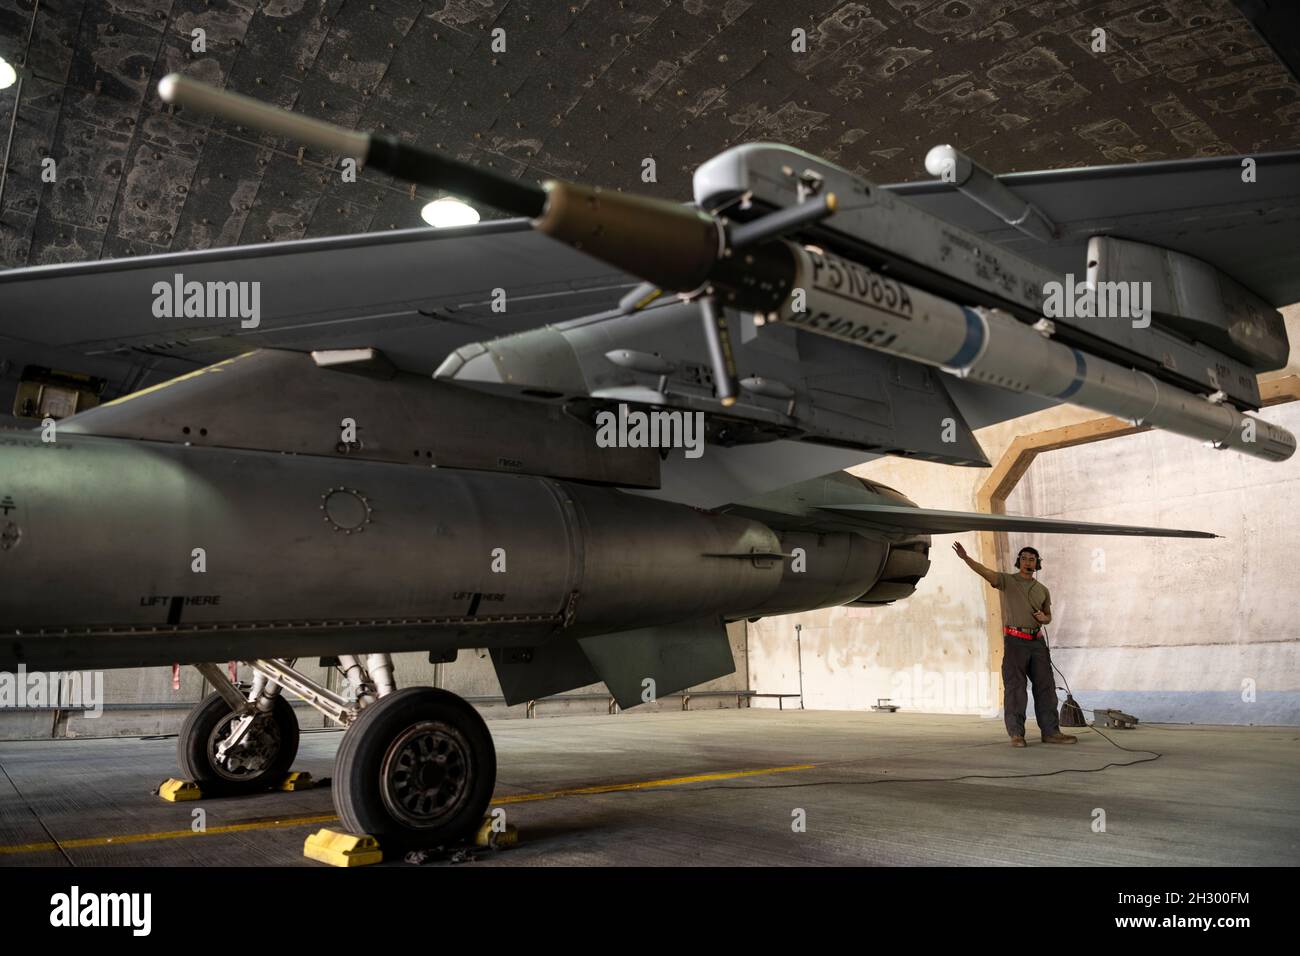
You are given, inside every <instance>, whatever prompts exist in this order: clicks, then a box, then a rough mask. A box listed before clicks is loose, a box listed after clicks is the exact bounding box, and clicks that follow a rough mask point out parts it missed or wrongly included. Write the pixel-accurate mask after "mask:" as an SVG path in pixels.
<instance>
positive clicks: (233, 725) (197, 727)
mask: <svg viewBox="0 0 1300 956" xmlns="http://www.w3.org/2000/svg"><path fill="white" fill-rule="evenodd" d="M251 663H252V666H253V669H254V670H255V672H256V674H257V677H256V679H255V680H254V682H253V685H252V687H251V689H250V690H249V692H248V694H247V696H245V694H244V693H243V692H242V691H241V690H240V689H239V688H237V687H236V686H235V685H234V684H232V683H231V682H230V680H229V679H228V678H227V677H226V675H225V673H224V672H223V671H222V670H221V668H219V667H217V666H216V665H214V664H202V665H198V667H199V670H200V671H201V672H202V673H203V675H204V676H205V677H206V678H207V679H208V680H209V682H211V683H212V685H213V687H214V688H216V693H214V694H212V695H210V696H209V697H207V698H206V699H205V700H204V701H203V702H202V703H200V704H199V705H198V707H196V708H195V709H194V711H193V712H192V713H191V714H190V716H189V718H188V719H187V720H186V721H185V725H184V726H183V727H182V729H181V735H180V741H179V744H178V756H179V759H180V764H181V768H182V769H183V770H184V771H185V772H186V773H187V774H188V775H189V776H190V778H191V779H192V780H194V781H195V782H196V783H198V784H199V786H200V787H201V788H202V789H203V791H204V792H213V793H220V794H242V793H251V792H254V791H257V790H265V789H269V788H273V787H275V786H278V785H279V783H280V781H281V780H282V779H283V778H284V777H285V775H286V774H287V773H288V772H289V767H290V764H292V762H293V759H294V757H295V756H296V755H297V752H298V722H297V719H296V718H295V717H294V714H293V708H292V707H290V706H289V703H288V701H286V700H285V699H284V698H283V697H282V696H281V695H280V689H281V688H282V687H287V688H288V689H289V690H290V691H292V692H293V693H294V694H296V695H297V696H299V697H301V698H303V699H304V700H306V701H307V703H309V704H310V705H311V706H312V707H314V708H315V709H316V710H318V711H320V712H321V713H323V714H324V715H325V716H326V717H329V718H330V719H331V720H334V721H336V722H338V723H341V724H343V725H344V726H345V727H346V728H347V729H346V731H345V732H344V734H343V740H342V742H341V743H340V745H339V750H338V755H337V757H336V758H335V769H334V782H333V788H332V790H333V796H334V808H335V810H336V811H337V812H338V815H339V820H340V822H341V824H342V828H343V829H344V830H346V831H348V832H349V833H355V834H369V835H371V836H373V837H375V838H377V839H378V841H379V845H380V846H381V847H382V848H383V849H384V850H386V851H400V850H406V849H430V848H433V847H437V846H445V845H448V844H451V843H455V842H458V841H460V840H463V839H466V838H469V837H472V836H473V835H474V833H475V831H476V830H477V829H478V828H479V826H480V825H481V824H482V822H483V817H484V814H485V813H486V811H487V807H488V804H489V802H490V801H491V799H492V790H493V788H494V787H495V785H496V749H495V748H494V747H493V745H492V736H491V734H490V733H489V732H488V729H487V724H486V723H484V721H483V718H482V717H480V716H479V714H478V711H476V710H475V709H474V708H473V707H472V706H471V705H470V704H469V703H468V702H466V701H465V700H463V699H461V698H460V697H457V696H456V695H455V694H452V693H450V692H448V691H445V690H440V689H438V688H433V687H408V688H406V689H404V690H397V688H396V686H395V684H394V682H393V676H392V675H393V666H392V660H391V658H390V657H389V655H387V654H371V655H369V656H367V657H364V658H362V657H340V658H339V667H340V669H341V670H343V672H344V673H345V674H346V675H347V677H348V679H349V681H350V682H351V683H352V684H353V685H354V686H355V687H356V689H357V699H356V701H352V700H350V699H348V698H344V697H342V696H340V695H339V694H337V693H336V692H334V691H332V690H330V689H328V688H326V687H324V686H322V685H320V684H318V683H316V682H315V681H312V680H310V679H309V678H306V677H304V676H303V675H302V674H300V673H298V672H297V671H296V670H294V669H293V666H292V664H293V662H292V661H284V660H258V661H253V662H251Z"/></svg>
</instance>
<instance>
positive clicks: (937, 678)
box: [750, 306, 1300, 725]
mask: <svg viewBox="0 0 1300 956" xmlns="http://www.w3.org/2000/svg"><path fill="white" fill-rule="evenodd" d="M1284 314H1285V315H1286V318H1287V327H1288V333H1289V335H1290V338H1291V342H1292V346H1293V348H1292V355H1291V362H1290V364H1289V365H1288V367H1287V368H1286V369H1283V370H1280V371H1278V372H1274V373H1269V374H1267V375H1265V376H1263V378H1264V379H1265V380H1267V379H1269V378H1274V377H1279V376H1282V375H1285V374H1296V373H1298V372H1300V306H1292V307H1290V308H1288V309H1286V310H1284ZM1095 417H1097V414H1096V413H1095V412H1092V411H1090V410H1087V409H1082V408H1077V407H1074V406H1069V405H1066V406H1058V407H1056V408H1051V409H1046V410H1044V411H1042V412H1038V413H1035V414H1033V415H1028V416H1025V417H1023V418H1020V419H1017V420H1015V421H1011V422H1003V423H1001V424H998V425H994V426H990V427H988V428H984V429H981V430H980V431H979V432H978V433H977V434H978V437H979V440H980V443H981V445H982V446H983V447H984V449H985V451H986V453H987V454H988V456H989V459H990V460H991V461H994V462H996V461H997V460H998V459H999V458H1000V457H1001V456H1002V454H1003V452H1004V451H1005V450H1006V448H1007V446H1008V445H1009V444H1010V443H1011V442H1012V441H1014V440H1015V438H1016V437H1017V436H1018V435H1021V434H1029V433H1032V432H1036V431H1040V430H1044V429H1049V428H1056V427H1059V426H1062V425H1068V424H1073V423H1076V422H1081V421H1087V420H1089V419H1092V418H1095ZM1260 417H1261V418H1263V419H1265V420H1268V421H1272V422H1276V423H1278V424H1280V425H1283V426H1284V427H1287V428H1289V429H1290V430H1291V431H1292V432H1296V433H1300V402H1292V403H1288V404H1284V405H1277V406H1272V407H1270V408H1266V409H1264V410H1263V411H1262V412H1261V413H1260ZM854 471H856V472H857V473H859V474H862V475H864V476H867V477H870V478H872V479H875V480H878V481H882V482H884V483H885V484H887V485H891V486H892V487H895V488H897V489H898V490H900V491H902V492H903V493H904V494H906V495H908V496H909V497H910V498H912V499H913V500H914V501H916V502H917V504H918V505H920V506H921V507H927V508H951V509H958V510H964V511H974V510H977V502H976V494H977V491H978V489H979V487H980V486H981V485H982V484H983V483H984V481H985V480H986V478H987V475H988V472H987V470H986V469H959V468H949V467H944V466H940V465H934V464H931V463H928V462H907V461H902V460H899V459H883V460H879V461H874V462H870V463H868V464H867V465H865V466H863V467H861V468H858V469H854ZM1007 511H1008V512H1009V513H1011V514H1030V515H1038V516H1043V517H1068V518H1078V519H1082V520H1088V521H1099V522H1110V523H1117V524H1139V525H1157V526H1168V527H1175V528H1191V529H1197V530H1206V531H1213V532H1215V533H1217V534H1220V535H1223V536H1224V537H1223V538H1222V539H1221V540H1213V541H1210V540H1198V539H1176V538H1126V537H1109V536H1107V537H1094V536H1087V535H1024V536H1017V535H1012V536H1010V542H1009V544H1010V547H1012V548H1014V549H1017V550H1018V549H1019V548H1020V547H1021V546H1023V545H1025V544H1030V545H1033V546H1035V547H1037V548H1038V549H1039V551H1040V552H1042V553H1043V557H1044V560H1045V562H1046V566H1045V568H1044V570H1043V573H1042V574H1041V575H1040V580H1042V581H1043V583H1044V584H1046V585H1047V586H1048V587H1049V588H1050V589H1051V591H1052V596H1053V603H1054V605H1055V614H1054V620H1053V624H1052V626H1050V627H1049V628H1048V632H1049V640H1052V641H1053V646H1055V647H1056V648H1057V652H1056V655H1055V660H1056V663H1057V665H1058V666H1059V667H1060V668H1061V669H1062V670H1063V671H1064V672H1065V674H1066V677H1067V679H1068V680H1069V681H1070V685H1071V687H1072V689H1073V690H1074V691H1075V695H1076V697H1077V698H1078V699H1079V700H1080V703H1081V704H1082V705H1083V706H1085V707H1118V708H1120V709H1122V710H1129V711H1130V712H1132V713H1136V714H1137V716H1139V717H1141V718H1143V719H1145V720H1148V721H1171V722H1195V723H1236V724H1289V725H1296V724H1300V623H1297V622H1298V621H1300V560H1298V559H1297V556H1296V545H1297V544H1300V455H1298V456H1296V457H1293V458H1292V459H1291V460H1290V461H1288V462H1285V463H1283V464H1272V463H1267V462H1261V461H1256V460H1254V459H1251V458H1247V457H1245V456H1243V455H1238V454H1235V453H1231V452H1216V451H1213V450H1211V449H1207V448H1204V447H1202V446H1201V445H1200V444H1199V443H1198V442H1195V441H1193V440H1191V439H1185V438H1181V437H1178V436H1174V435H1168V434H1165V433H1161V432H1147V433H1142V434H1138V435H1130V436H1126V437H1124V438H1117V439H1111V440H1107V441H1104V442H1099V443H1094V444H1089V445H1083V446H1078V447H1075V448H1069V449H1063V450H1060V451H1053V452H1048V453H1046V454H1043V455H1040V456H1038V458H1037V459H1036V460H1035V462H1034V464H1033V465H1032V466H1031V467H1030V469H1029V471H1028V473H1027V474H1026V475H1025V477H1024V478H1023V479H1022V481H1021V484H1020V485H1019V486H1018V487H1017V489H1016V490H1015V491H1014V492H1013V493H1012V495H1011V496H1010V498H1009V499H1008V501H1007ZM954 541H961V542H962V544H963V545H964V546H965V548H966V550H967V551H968V552H969V553H971V554H973V555H975V556H976V557H977V558H978V556H979V552H978V547H977V541H976V535H975V534H973V533H971V534H961V535H939V536H936V537H935V538H934V544H933V547H932V549H931V552H930V557H931V560H932V562H933V564H932V567H931V570H930V572H929V574H928V575H927V576H926V577H925V578H924V579H923V580H922V581H921V584H920V586H919V587H918V589H917V592H916V593H915V594H914V595H913V596H912V597H911V598H909V599H907V600H905V601H902V602H899V603H896V604H894V605H891V606H889V607H884V608H876V609H856V608H834V609H831V610H826V611H817V612H812V613H808V614H801V615H790V616H788V617H781V618H767V619H764V620H762V621H759V622H757V623H755V624H751V625H750V668H751V681H752V683H753V686H754V689H755V690H756V691H758V692H767V693H770V692H787V691H792V690H797V689H798V686H799V665H798V660H797V648H796V641H795V629H794V626H795V624H802V625H803V630H802V642H801V643H802V650H803V666H802V678H803V687H804V694H805V702H806V705H807V706H808V707H810V708H818V709H823V708H825V709H831V708H833V709H864V708H868V707H870V706H871V705H872V704H874V703H875V702H876V699H877V698H882V697H888V698H892V699H893V701H894V702H895V703H898V704H900V705H902V706H903V707H906V708H908V709H911V710H918V711H924V712H932V713H969V714H979V713H983V714H984V715H985V716H990V717H993V716H996V715H997V713H998V707H999V705H1000V694H1001V687H1000V684H1001V682H1000V678H999V675H998V674H996V673H992V672H990V668H989V648H988V642H987V638H986V636H985V625H986V604H985V594H986V592H987V593H995V592H993V591H992V588H990V587H989V586H988V585H987V584H985V583H984V582H983V581H982V580H981V579H980V578H979V577H977V576H976V575H975V574H974V573H972V572H971V571H970V570H969V569H968V568H967V567H966V566H965V564H964V563H962V562H961V561H960V560H959V559H958V558H957V557H956V555H955V554H953V552H952V550H951V546H952V542H954ZM1013 560H1014V555H1013V554H1007V555H1004V556H1003V564H1002V568H1004V569H1007V570H1010V569H1012V561H1013ZM1252 681H1253V688H1254V700H1253V701H1251V700H1248V699H1247V700H1243V694H1244V695H1245V696H1246V697H1247V698H1249V697H1250V693H1249V691H1250V688H1251V687H1252V684H1251V683H1250V682H1252ZM754 706H773V707H774V706H776V702H775V701H756V702H755V705H754ZM1030 710H1031V714H1030V716H1031V719H1032V707H1031V708H1030Z"/></svg>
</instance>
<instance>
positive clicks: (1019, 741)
mask: <svg viewBox="0 0 1300 956" xmlns="http://www.w3.org/2000/svg"><path fill="white" fill-rule="evenodd" d="M1011 746H1013V747H1028V746H1029V744H1027V743H1025V738H1024V737H1012V738H1011Z"/></svg>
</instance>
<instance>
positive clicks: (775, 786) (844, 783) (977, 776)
mask: <svg viewBox="0 0 1300 956" xmlns="http://www.w3.org/2000/svg"><path fill="white" fill-rule="evenodd" d="M1043 644H1044V645H1046V644H1047V636H1046V635H1043ZM1047 659H1048V661H1049V663H1051V665H1052V669H1053V670H1054V671H1056V673H1058V674H1060V675H1061V680H1062V681H1063V682H1064V683H1065V687H1064V688H1060V689H1062V690H1064V691H1065V692H1066V693H1067V694H1069V695H1070V696H1071V697H1073V696H1074V694H1073V692H1072V691H1071V690H1070V682H1069V681H1068V680H1066V677H1065V674H1064V673H1062V672H1061V669H1060V668H1059V667H1057V666H1056V662H1055V661H1053V660H1052V658H1051V650H1050V648H1049V650H1048V657H1047ZM1079 709H1080V710H1086V711H1088V713H1090V714H1095V713H1096V711H1095V710H1092V709H1090V708H1087V707H1080V708H1079ZM1086 729H1087V730H1090V731H1092V732H1093V733H1094V734H1096V735H1097V736H1098V737H1100V738H1101V739H1102V740H1104V741H1106V742H1107V743H1108V744H1110V745H1111V746H1112V747H1114V748H1116V749H1117V750H1123V751H1124V752H1125V753H1131V754H1151V756H1150V757H1143V758H1142V759H1141V760H1130V761H1128V762H1127V763H1108V764H1105V765H1104V766H1101V767H1084V768H1076V767H1065V768H1062V769H1060V770H1048V771H1044V772H1043V773H1004V774H983V773H969V774H963V775H962V776H960V777H895V778H891V779H888V780H815V781H808V782H805V783H761V784H754V785H751V786H739V787H735V786H722V785H719V786H711V787H692V788H690V789H681V790H676V791H673V792H677V793H702V792H703V791H705V790H787V789H794V788H796V787H863V786H873V785H875V784H878V783H955V782H957V781H959V780H1021V779H1027V778H1029V777H1055V776H1057V775H1058V774H1063V773H1100V772H1101V771H1103V770H1109V769H1110V768H1111V767H1135V766H1137V765H1138V764H1140V763H1151V762H1152V761H1155V760H1159V759H1160V758H1161V757H1162V756H1164V754H1160V753H1156V751H1154V750H1135V749H1133V748H1132V747H1125V746H1123V745H1122V744H1117V743H1115V741H1113V740H1111V739H1110V738H1109V737H1107V736H1106V735H1105V734H1103V733H1102V732H1101V731H1100V730H1098V729H1097V728H1096V727H1095V726H1093V727H1088V728H1086ZM981 746H983V745H981ZM656 789H658V788H656Z"/></svg>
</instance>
